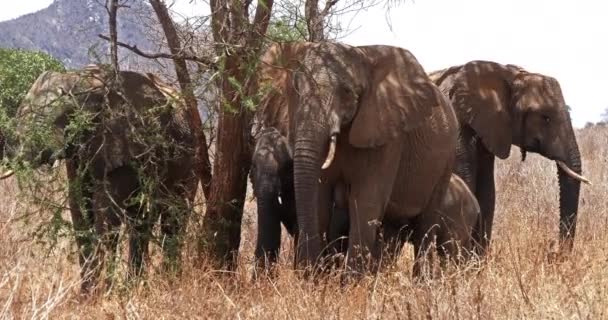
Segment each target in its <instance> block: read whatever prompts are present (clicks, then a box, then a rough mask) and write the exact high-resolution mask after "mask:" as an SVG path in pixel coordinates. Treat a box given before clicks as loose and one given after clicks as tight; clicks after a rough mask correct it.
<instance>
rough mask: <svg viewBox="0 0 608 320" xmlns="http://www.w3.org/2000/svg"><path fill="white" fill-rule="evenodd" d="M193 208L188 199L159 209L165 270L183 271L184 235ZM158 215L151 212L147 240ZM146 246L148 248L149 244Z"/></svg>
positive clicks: (147, 226) (177, 272) (176, 272)
mask: <svg viewBox="0 0 608 320" xmlns="http://www.w3.org/2000/svg"><path fill="white" fill-rule="evenodd" d="M179 199H183V198H179ZM191 210H192V207H191V206H190V204H189V202H188V201H184V200H177V201H173V202H172V203H171V205H170V206H169V207H165V208H163V209H162V210H158V211H157V212H159V213H160V214H161V232H162V234H163V237H164V239H163V256H164V263H163V266H164V269H165V271H169V270H170V271H171V272H173V273H175V274H179V273H181V252H182V247H183V237H184V235H185V230H186V228H187V225H188V220H189V218H190V213H191ZM157 217H158V215H154V214H153V213H150V218H148V224H147V225H146V228H148V231H147V234H149V236H148V237H147V238H145V240H146V241H149V238H150V237H151V229H152V225H153V224H154V222H155V221H156V219H157ZM145 248H147V245H146V246H145Z"/></svg>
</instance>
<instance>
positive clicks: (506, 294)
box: [0, 128, 608, 319]
mask: <svg viewBox="0 0 608 320" xmlns="http://www.w3.org/2000/svg"><path fill="white" fill-rule="evenodd" d="M578 136H579V144H580V146H581V149H582V157H583V161H584V164H583V165H584V171H585V174H586V175H587V176H588V177H590V178H591V179H592V180H593V183H594V184H593V186H583V188H582V195H581V201H580V212H579V213H580V215H579V227H578V234H577V238H576V242H575V250H574V252H573V254H572V255H571V256H570V257H569V258H568V259H566V260H565V261H562V262H557V263H555V262H554V263H550V262H549V261H548V259H547V256H548V255H549V254H550V253H551V252H552V250H554V248H553V243H554V240H555V239H556V238H557V232H558V230H557V227H558V214H557V212H558V190H557V183H556V175H555V171H556V168H555V165H554V164H553V163H551V162H550V161H548V160H545V159H543V158H541V157H539V156H536V155H529V157H528V160H527V161H526V162H520V161H519V157H518V152H517V151H518V150H516V149H514V150H513V152H512V156H511V158H510V159H509V160H508V161H499V163H498V169H497V173H496V175H497V181H498V186H497V189H498V190H497V212H496V220H495V222H496V223H495V231H494V242H493V247H492V253H491V255H490V257H489V259H488V261H487V263H485V264H484V265H483V267H481V268H479V269H476V268H472V267H465V268H462V269H458V270H455V271H454V272H452V273H450V274H449V275H446V276H444V277H442V278H440V279H436V280H434V281H432V282H429V283H414V282H412V279H411V277H410V270H411V263H412V253H411V251H412V250H411V247H406V248H405V250H404V253H403V256H402V258H401V259H400V261H399V263H398V264H397V265H396V266H395V267H394V268H393V269H391V270H388V271H384V272H382V273H381V274H379V275H377V276H375V277H371V276H370V277H367V278H365V279H364V280H363V281H361V282H360V283H359V284H357V285H354V286H346V287H342V286H340V284H339V281H338V279H334V280H330V281H328V282H327V283H323V284H318V285H314V284H311V283H308V282H305V281H302V280H301V279H300V278H298V277H297V276H296V275H295V274H294V273H293V272H292V271H291V270H290V266H289V263H288V262H287V261H288V259H289V258H287V257H285V258H284V260H283V262H282V266H281V268H280V270H279V277H277V278H276V279H275V280H273V281H261V282H258V283H252V282H251V281H250V280H249V278H250V274H251V257H252V252H253V250H252V249H253V241H254V235H255V232H254V231H255V219H254V218H253V217H254V212H255V211H254V209H255V205H254V203H253V202H248V203H247V206H246V210H247V216H246V217H245V224H244V227H243V245H242V259H241V262H240V267H239V270H238V271H237V272H235V273H232V274H229V273H226V272H220V271H215V272H213V271H204V270H205V269H201V268H200V267H195V264H196V263H195V262H194V259H191V258H189V257H186V258H185V269H184V273H183V275H182V277H181V278H179V279H177V280H171V279H168V278H166V277H164V276H162V275H160V274H159V273H158V271H157V269H155V266H153V267H152V270H150V273H149V276H148V280H147V282H146V283H144V284H142V285H139V286H137V287H135V288H132V289H126V288H125V287H124V286H121V285H120V281H117V283H118V284H117V285H116V287H115V288H114V290H113V291H112V292H111V293H110V294H109V295H106V296H102V297H98V298H96V299H92V300H83V299H81V298H80V297H79V295H78V281H79V276H78V266H77V262H76V261H75V259H74V256H73V255H71V256H68V254H67V253H69V252H73V251H74V247H73V245H72V244H71V241H68V240H70V239H68V240H64V241H63V242H61V243H60V244H59V246H58V247H57V248H55V249H53V250H51V251H49V250H47V249H45V247H44V246H42V245H40V244H38V243H37V242H36V241H35V240H33V239H31V237H30V236H29V234H30V233H29V231H31V229H32V228H33V227H32V226H33V225H35V223H33V222H32V221H29V222H27V223H25V222H24V221H20V220H18V219H16V218H17V217H19V212H18V211H19V210H20V209H19V208H20V206H19V204H20V203H19V202H20V201H22V200H19V198H18V197H16V196H15V195H16V194H17V193H18V190H17V188H16V187H15V186H14V183H12V182H10V181H7V182H2V183H0V188H1V190H2V195H0V198H1V199H0V315H2V317H3V318H46V317H50V318H96V319H97V318H168V319H177V318H210V319H221V318H230V319H234V318H236V319H249V318H260V319H305V318H313V319H359V318H365V319H369V318H371V319H393V318H395V319H406V318H426V319H522V318H526V319H529V318H535V319H563V318H569V319H582V318H585V319H602V318H606V317H607V316H608V315H607V313H608V261H607V259H608V255H607V253H608V252H607V251H608V232H607V231H608V230H607V226H608V222H607V219H608V214H607V213H608V210H607V209H608V208H607V202H606V199H605V197H607V196H608V183H607V182H608V163H606V159H608V129H602V128H592V129H586V130H583V131H580V132H579V133H578ZM199 209H200V208H199ZM198 211H199V212H200V210H198ZM191 246H192V245H191ZM285 250H286V252H285V254H284V255H283V256H287V254H288V251H289V248H288V249H285ZM186 251H187V252H193V251H194V249H193V246H192V247H189V248H187V250H186Z"/></svg>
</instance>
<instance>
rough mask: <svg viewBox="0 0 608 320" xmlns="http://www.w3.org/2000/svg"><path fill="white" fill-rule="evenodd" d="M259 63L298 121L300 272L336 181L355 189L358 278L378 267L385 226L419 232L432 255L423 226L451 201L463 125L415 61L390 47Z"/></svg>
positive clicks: (314, 46)
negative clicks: (449, 190) (447, 194)
mask: <svg viewBox="0 0 608 320" xmlns="http://www.w3.org/2000/svg"><path fill="white" fill-rule="evenodd" d="M261 61H262V69H261V78H262V80H270V82H271V83H272V86H273V87H274V89H278V92H279V93H280V95H281V97H282V99H283V100H284V101H285V102H286V103H287V105H288V110H289V111H291V112H290V114H291V115H292V116H291V117H290V118H289V121H290V131H289V139H290V141H291V143H292V144H293V146H294V148H293V150H294V185H295V193H296V212H297V221H298V225H299V227H300V245H299V248H298V252H297V262H298V264H299V265H300V266H302V267H306V266H311V265H314V264H315V263H316V262H317V259H318V257H319V256H320V253H321V251H322V249H323V245H324V240H323V239H322V235H321V232H320V230H327V224H328V223H329V222H328V220H329V219H328V217H329V216H330V215H329V213H328V212H327V210H328V208H329V206H328V205H324V204H321V203H320V202H319V201H315V199H318V197H319V195H320V194H321V195H322V194H327V192H326V191H325V190H323V188H322V186H323V183H325V184H329V185H331V184H333V183H335V182H336V181H343V182H344V183H345V185H346V189H347V190H348V191H347V194H348V210H349V224H350V225H349V244H348V262H347V264H348V266H349V267H350V268H351V269H352V270H357V271H362V270H364V269H367V267H368V266H369V265H368V264H367V262H370V259H369V258H370V256H369V255H370V254H371V261H372V262H376V261H377V258H378V255H379V250H378V243H379V241H378V236H377V233H378V230H379V228H378V227H379V225H380V222H382V223H385V224H391V225H408V224H409V225H414V226H415V227H414V230H415V232H414V237H413V238H414V239H413V242H414V247H415V251H416V254H417V255H418V254H419V253H421V252H425V251H426V248H427V245H428V243H429V241H425V240H428V239H432V237H427V236H426V235H428V233H427V231H430V232H431V233H432V228H431V226H426V225H424V223H418V222H419V221H417V217H419V216H421V215H422V214H423V213H425V212H434V210H435V207H436V206H437V205H438V203H439V200H440V199H442V198H443V196H444V194H445V191H446V188H447V184H448V182H449V179H450V175H451V170H452V163H453V160H454V157H455V151H456V142H457V141H456V140H457V127H458V125H457V120H456V116H455V114H454V111H453V110H452V108H451V106H450V105H449V102H448V101H447V100H446V99H445V98H444V97H443V95H442V94H441V92H440V91H439V90H438V88H437V87H436V86H435V85H434V84H433V83H432V81H431V80H430V79H429V77H428V76H427V75H426V73H425V72H424V70H423V69H422V67H421V66H420V65H419V63H418V62H417V60H416V59H415V57H414V56H413V55H412V54H411V53H410V52H409V51H407V50H405V49H401V48H397V47H391V46H365V47H351V46H348V45H345V44H340V43H332V42H321V43H306V42H296V43H285V44H276V45H273V46H271V47H270V48H269V49H268V50H267V51H266V53H265V54H264V55H263V57H262V59H261ZM322 169H323V170H322ZM320 180H321V182H322V183H319V181H320ZM371 266H372V267H374V266H375V264H374V263H372V265H371ZM416 270H418V268H416V269H415V270H414V271H415V273H416Z"/></svg>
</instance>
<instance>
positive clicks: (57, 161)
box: [53, 159, 61, 169]
mask: <svg viewBox="0 0 608 320" xmlns="http://www.w3.org/2000/svg"><path fill="white" fill-rule="evenodd" d="M60 164H61V162H60V161H59V159H57V160H55V161H54V162H53V169H55V168H57V167H59V165H60Z"/></svg>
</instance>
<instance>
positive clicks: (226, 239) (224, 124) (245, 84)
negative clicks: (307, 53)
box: [199, 0, 273, 270]
mask: <svg viewBox="0 0 608 320" xmlns="http://www.w3.org/2000/svg"><path fill="white" fill-rule="evenodd" d="M248 3H249V2H248V1H244V2H243V3H241V2H240V1H227V0H211V1H209V5H210V7H211V12H212V16H211V27H212V32H213V38H214V41H215V43H216V51H217V53H218V55H220V56H222V57H223V58H224V59H225V68H224V70H223V72H222V74H221V78H220V81H221V85H220V97H219V99H220V102H221V104H222V108H221V109H220V115H219V122H218V128H217V143H216V157H215V163H214V168H213V169H214V172H215V174H214V176H213V180H212V183H211V194H210V198H209V200H208V202H207V212H206V214H205V218H204V221H203V231H202V234H201V241H200V247H199V250H201V252H200V253H201V254H205V255H206V257H208V258H210V261H209V262H211V263H212V264H214V266H213V267H215V268H228V269H229V270H235V269H236V267H237V257H238V249H239V246H240V242H241V220H242V217H243V206H244V203H245V193H246V190H247V175H248V173H249V167H250V162H251V149H252V148H251V146H250V135H251V112H250V111H248V110H247V109H244V108H243V107H242V102H243V98H244V97H243V94H249V93H251V92H252V91H253V88H254V84H255V82H254V81H251V76H252V75H251V74H249V72H248V70H251V67H252V66H254V65H255V63H256V62H257V61H258V60H259V54H260V50H261V44H262V40H263V37H264V35H265V34H266V30H267V27H268V23H269V20H270V14H271V12H272V6H273V1H272V0H267V1H260V2H258V5H257V8H256V14H255V17H254V20H253V22H249V18H248V13H247V4H248ZM240 5H242V6H240ZM235 83H238V85H235Z"/></svg>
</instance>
